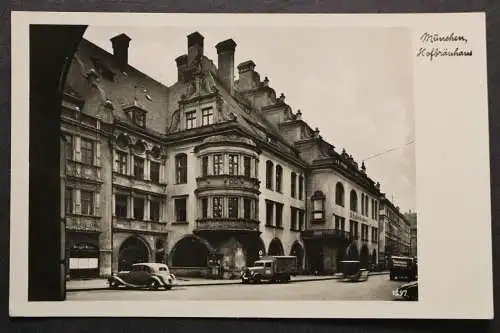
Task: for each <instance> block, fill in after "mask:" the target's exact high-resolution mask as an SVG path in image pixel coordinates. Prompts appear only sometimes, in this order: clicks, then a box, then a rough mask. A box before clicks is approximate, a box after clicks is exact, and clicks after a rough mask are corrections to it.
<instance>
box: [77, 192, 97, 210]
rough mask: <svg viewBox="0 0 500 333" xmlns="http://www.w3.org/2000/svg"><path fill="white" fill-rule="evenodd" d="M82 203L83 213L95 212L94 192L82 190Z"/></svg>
mask: <svg viewBox="0 0 500 333" xmlns="http://www.w3.org/2000/svg"><path fill="white" fill-rule="evenodd" d="M80 203H81V207H82V214H83V215H93V214H94V193H93V192H90V191H80Z"/></svg>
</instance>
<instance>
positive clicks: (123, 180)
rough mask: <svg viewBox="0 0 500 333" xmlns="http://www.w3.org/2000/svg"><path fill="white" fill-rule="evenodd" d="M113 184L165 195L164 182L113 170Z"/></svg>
mask: <svg viewBox="0 0 500 333" xmlns="http://www.w3.org/2000/svg"><path fill="white" fill-rule="evenodd" d="M113 185H117V186H120V187H127V188H135V189H138V190H141V191H144V192H151V193H155V194H159V195H166V184H162V183H155V182H152V181H150V180H146V179H137V178H135V177H133V176H129V175H122V174H120V173H117V172H113Z"/></svg>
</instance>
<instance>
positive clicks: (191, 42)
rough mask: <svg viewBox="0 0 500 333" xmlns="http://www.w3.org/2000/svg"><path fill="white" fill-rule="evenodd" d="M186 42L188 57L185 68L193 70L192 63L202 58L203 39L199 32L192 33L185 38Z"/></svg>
mask: <svg viewBox="0 0 500 333" xmlns="http://www.w3.org/2000/svg"><path fill="white" fill-rule="evenodd" d="M187 40H188V56H187V66H188V69H189V70H192V69H194V68H193V66H194V63H195V62H196V61H197V60H199V59H201V57H202V56H203V40H204V37H203V36H202V35H201V34H200V33H199V32H197V31H196V32H193V33H192V34H190V35H188V36H187Z"/></svg>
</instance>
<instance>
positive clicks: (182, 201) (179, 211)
mask: <svg viewBox="0 0 500 333" xmlns="http://www.w3.org/2000/svg"><path fill="white" fill-rule="evenodd" d="M174 205H175V222H186V221H187V211H186V209H187V199H186V198H176V199H175V201H174Z"/></svg>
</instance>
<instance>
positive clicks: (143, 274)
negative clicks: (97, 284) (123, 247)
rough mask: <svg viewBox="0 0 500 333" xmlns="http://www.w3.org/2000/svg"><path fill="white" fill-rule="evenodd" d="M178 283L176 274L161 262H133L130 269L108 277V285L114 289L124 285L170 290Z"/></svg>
mask: <svg viewBox="0 0 500 333" xmlns="http://www.w3.org/2000/svg"><path fill="white" fill-rule="evenodd" d="M176 283H177V280H176V278H175V275H174V274H171V273H170V270H169V269H168V266H167V265H165V264H161V263H137V264H133V265H132V268H131V269H130V271H121V272H118V273H117V274H113V275H111V276H110V277H109V278H108V285H109V287H110V288H112V289H117V288H119V287H121V286H122V287H129V288H147V289H152V290H156V289H159V288H164V289H165V290H170V289H172V286H173V285H174V284H176Z"/></svg>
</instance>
